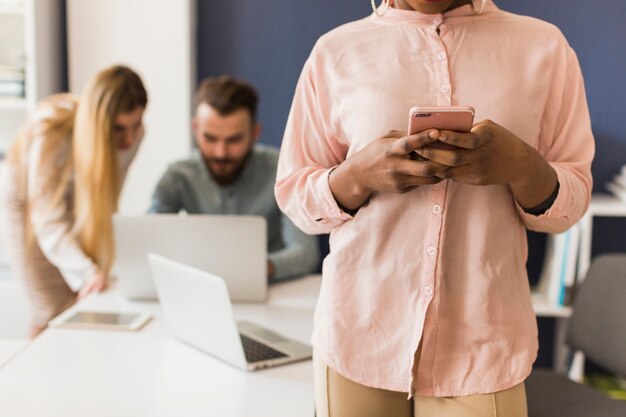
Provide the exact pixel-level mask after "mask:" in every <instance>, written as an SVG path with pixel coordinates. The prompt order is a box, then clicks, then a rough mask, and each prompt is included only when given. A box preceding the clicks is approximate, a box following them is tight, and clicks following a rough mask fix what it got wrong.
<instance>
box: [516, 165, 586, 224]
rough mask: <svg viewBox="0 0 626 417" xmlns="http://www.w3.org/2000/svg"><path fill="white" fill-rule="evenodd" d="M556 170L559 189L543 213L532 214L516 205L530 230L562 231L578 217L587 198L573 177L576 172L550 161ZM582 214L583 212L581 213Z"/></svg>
mask: <svg viewBox="0 0 626 417" xmlns="http://www.w3.org/2000/svg"><path fill="white" fill-rule="evenodd" d="M550 165H551V166H552V168H554V170H555V171H556V174H557V181H558V183H559V190H558V194H557V196H556V198H555V199H554V202H553V203H552V205H551V206H550V207H549V208H548V209H547V210H546V211H545V212H544V213H542V214H538V215H535V214H530V213H526V212H525V211H524V208H523V207H522V206H520V205H519V204H518V203H517V200H515V205H516V208H517V212H518V213H519V215H520V217H521V218H522V221H523V222H524V224H525V225H526V227H527V228H528V229H530V230H534V231H538V232H544V233H561V232H564V231H565V230H567V229H568V228H569V227H570V226H571V225H572V224H573V223H574V222H575V221H576V220H577V219H578V217H579V216H578V215H577V214H578V211H581V210H582V213H584V210H583V209H582V205H583V203H584V201H587V200H585V198H584V195H583V194H582V193H581V192H580V189H581V184H580V182H579V181H577V179H575V178H573V177H574V174H573V173H571V172H570V171H568V170H567V168H565V167H563V166H561V165H560V164H558V163H550ZM581 215H582V214H581Z"/></svg>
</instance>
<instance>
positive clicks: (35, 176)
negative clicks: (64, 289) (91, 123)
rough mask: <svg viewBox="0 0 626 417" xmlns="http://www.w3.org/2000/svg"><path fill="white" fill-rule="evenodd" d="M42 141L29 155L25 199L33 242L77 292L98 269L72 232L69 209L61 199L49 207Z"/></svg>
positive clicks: (49, 196)
mask: <svg viewBox="0 0 626 417" xmlns="http://www.w3.org/2000/svg"><path fill="white" fill-rule="evenodd" d="M41 152H42V140H41V139H35V140H33V143H32V145H31V148H30V151H29V155H28V177H27V178H28V187H27V189H28V200H29V201H30V202H31V203H30V214H29V217H30V221H31V224H32V225H33V233H34V235H35V239H36V240H37V243H38V244H39V247H40V248H41V251H42V252H43V254H44V255H45V257H46V259H47V260H48V261H49V262H50V263H51V264H52V265H54V266H55V267H56V268H58V269H59V271H60V272H61V275H62V276H63V279H65V281H66V282H67V285H68V286H69V287H70V288H71V289H72V290H73V291H78V290H79V289H80V288H81V287H82V286H83V285H84V283H85V282H86V280H88V279H89V278H91V277H92V276H93V275H95V274H96V272H97V270H98V268H97V266H96V264H95V263H94V262H93V261H92V260H91V258H90V257H89V256H87V254H86V253H85V252H84V251H83V249H82V247H81V246H80V244H79V243H78V241H77V240H76V237H75V236H74V234H73V232H72V227H73V220H72V216H71V207H68V204H67V200H66V199H65V198H63V199H62V200H61V203H60V204H57V205H56V206H54V207H51V206H50V203H51V200H52V198H53V193H54V190H50V189H45V187H44V186H43V180H44V177H45V176H46V175H48V173H46V172H45V170H43V171H42V169H43V168H42V167H41V165H40V164H41Z"/></svg>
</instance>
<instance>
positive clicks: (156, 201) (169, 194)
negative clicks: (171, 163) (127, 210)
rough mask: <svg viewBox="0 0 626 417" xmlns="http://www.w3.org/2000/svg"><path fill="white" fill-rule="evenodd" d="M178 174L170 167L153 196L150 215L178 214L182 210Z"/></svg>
mask: <svg viewBox="0 0 626 417" xmlns="http://www.w3.org/2000/svg"><path fill="white" fill-rule="evenodd" d="M179 188H180V187H179V185H178V181H177V179H176V172H175V171H174V170H173V169H172V167H169V168H168V169H167V171H166V172H165V174H163V177H161V180H160V181H159V183H158V184H157V186H156V189H155V190H154V193H153V194H152V203H151V205H150V209H149V210H148V212H149V213H178V212H179V211H180V210H181V209H182V208H183V205H182V201H181V196H180V191H179Z"/></svg>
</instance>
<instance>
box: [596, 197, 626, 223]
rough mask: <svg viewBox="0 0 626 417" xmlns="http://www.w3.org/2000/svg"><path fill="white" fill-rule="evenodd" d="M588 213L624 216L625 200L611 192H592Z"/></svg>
mask: <svg viewBox="0 0 626 417" xmlns="http://www.w3.org/2000/svg"><path fill="white" fill-rule="evenodd" d="M589 213H590V214H591V215H592V216H605V217H626V201H623V200H620V199H619V198H617V197H615V196H614V195H611V194H600V193H598V194H595V193H594V194H593V196H592V198H591V204H590V205H589Z"/></svg>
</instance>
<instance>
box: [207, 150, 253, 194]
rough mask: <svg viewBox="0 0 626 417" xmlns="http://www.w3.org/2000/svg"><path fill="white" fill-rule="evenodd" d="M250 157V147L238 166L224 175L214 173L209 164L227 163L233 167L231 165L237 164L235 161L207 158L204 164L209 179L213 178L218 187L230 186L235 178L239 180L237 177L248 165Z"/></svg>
mask: <svg viewBox="0 0 626 417" xmlns="http://www.w3.org/2000/svg"><path fill="white" fill-rule="evenodd" d="M250 155H252V146H251V147H250V149H248V152H247V153H246V155H245V156H244V157H243V159H241V160H240V161H239V163H238V165H236V166H235V167H234V168H233V169H231V170H230V171H228V172H226V173H220V172H215V171H214V170H213V166H212V165H211V164H215V163H227V164H231V165H233V164H237V160H235V159H231V158H224V159H220V158H208V159H205V160H204V162H205V164H206V166H207V168H208V169H209V172H210V173H211V177H213V179H214V180H215V182H216V183H218V184H219V185H222V186H224V185H230V184H232V183H233V182H235V181H236V180H237V178H239V176H240V175H241V172H242V171H243V170H244V168H245V167H246V165H248V162H249V159H250Z"/></svg>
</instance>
